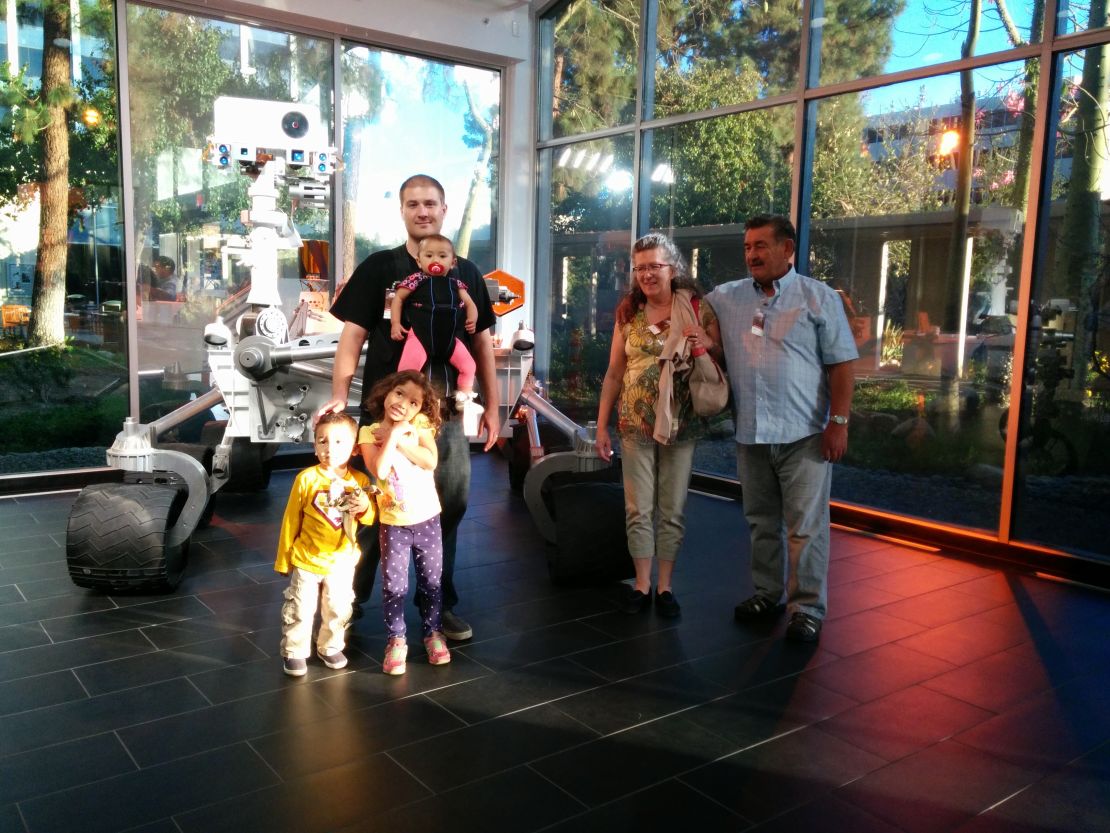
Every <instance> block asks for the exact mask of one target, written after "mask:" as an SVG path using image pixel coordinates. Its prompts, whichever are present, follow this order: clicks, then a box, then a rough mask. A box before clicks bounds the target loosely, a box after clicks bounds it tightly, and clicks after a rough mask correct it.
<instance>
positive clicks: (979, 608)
mask: <svg viewBox="0 0 1110 833" xmlns="http://www.w3.org/2000/svg"><path fill="white" fill-rule="evenodd" d="M938 566H939V565H938ZM999 604H1001V603H1000V602H999V601H998V600H997V599H993V598H991V597H989V596H975V595H971V594H968V593H963V592H961V591H960V590H959V588H958V587H944V588H942V589H940V590H933V591H932V592H929V593H921V594H920V595H917V596H911V597H910V598H908V599H902V600H901V601H897V602H891V603H890V604H888V605H884V606H883V607H882V608H880V610H881V611H882V612H883V613H885V614H887V615H888V616H897V617H898V618H899V619H905V620H906V621H909V622H916V623H917V624H919V625H922V626H924V627H927V628H935V627H937V626H939V625H947V624H948V623H949V622H956V621H958V620H960V619H965V618H967V617H968V616H973V615H974V614H976V613H982V612H983V611H985V610H990V609H991V608H994V607H998V606H999Z"/></svg>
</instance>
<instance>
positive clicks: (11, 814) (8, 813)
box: [0, 804, 27, 833]
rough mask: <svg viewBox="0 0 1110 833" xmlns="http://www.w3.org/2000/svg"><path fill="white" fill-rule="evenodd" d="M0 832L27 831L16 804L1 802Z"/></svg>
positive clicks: (21, 832)
mask: <svg viewBox="0 0 1110 833" xmlns="http://www.w3.org/2000/svg"><path fill="white" fill-rule="evenodd" d="M0 833H27V827H26V826H25V825H24V824H23V816H21V815H20V814H19V808H18V807H16V806H15V805H14V804H0Z"/></svg>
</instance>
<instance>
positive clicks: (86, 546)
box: [66, 483, 189, 592]
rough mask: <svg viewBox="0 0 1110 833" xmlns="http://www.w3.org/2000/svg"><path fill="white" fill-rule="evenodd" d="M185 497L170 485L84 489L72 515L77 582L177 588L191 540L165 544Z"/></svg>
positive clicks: (69, 555) (70, 560)
mask: <svg viewBox="0 0 1110 833" xmlns="http://www.w3.org/2000/svg"><path fill="white" fill-rule="evenodd" d="M185 500H186V495H185V493H184V491H183V490H181V489H177V488H174V487H172V486H162V485H155V484H146V483H137V484H136V483H108V484H99V485H96V486H88V487H86V488H84V489H82V490H81V493H80V494H79V495H78V496H77V500H76V501H74V503H73V508H72V509H71V510H70V513H69V526H68V529H67V531H66V562H67V564H68V566H69V575H70V578H71V579H73V583H74V584H76V585H77V586H79V587H91V588H95V589H98V590H105V591H116V592H118V591H121V590H139V589H142V590H167V591H168V590H173V589H174V588H175V587H177V585H178V583H179V582H180V581H181V577H182V575H184V572H185V562H186V559H187V557H188V550H189V541H188V539H186V540H185V541H183V542H182V543H180V544H178V545H176V546H169V545H167V537H168V532H169V530H170V528H171V527H172V526H173V525H174V523H175V522H176V520H177V517H178V515H179V514H180V513H181V508H182V506H184V504H185Z"/></svg>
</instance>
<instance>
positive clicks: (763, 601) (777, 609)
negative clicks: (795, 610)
mask: <svg viewBox="0 0 1110 833" xmlns="http://www.w3.org/2000/svg"><path fill="white" fill-rule="evenodd" d="M785 609H786V606H785V605H782V604H779V603H778V602H773V601H771V600H770V599H768V598H767V597H766V596H760V595H759V594H758V593H756V594H755V595H754V596H752V597H751V598H750V599H745V600H744V601H742V602H740V604H738V605H737V606H736V609H735V610H733V613H732V615H733V616H734V617H735V618H736V621H737V622H755V621H757V620H759V619H773V618H774V617H776V616H778V615H779V614H780V613H782V612H783V610H785Z"/></svg>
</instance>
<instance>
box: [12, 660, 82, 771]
mask: <svg viewBox="0 0 1110 833" xmlns="http://www.w3.org/2000/svg"><path fill="white" fill-rule="evenodd" d="M87 696H88V695H87V694H86V693H85V690H84V689H83V688H82V687H81V684H80V683H79V682H78V681H77V678H76V677H75V676H74V675H73V672H72V671H55V672H53V673H51V674H40V675H39V676H37V677H24V678H23V679H20V680H11V681H10V682H6V683H0V715H6V714H14V713H16V712H22V711H28V710H30V709H41V708H43V707H45V706H54V705H57V704H58V703H67V702H69V701H70V700H83V699H84V698H85V697H87ZM0 754H3V753H2V751H0Z"/></svg>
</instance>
